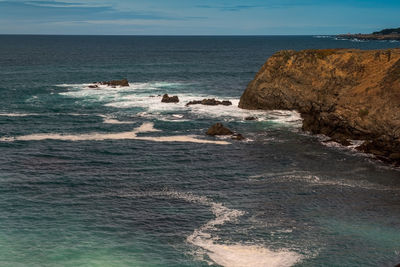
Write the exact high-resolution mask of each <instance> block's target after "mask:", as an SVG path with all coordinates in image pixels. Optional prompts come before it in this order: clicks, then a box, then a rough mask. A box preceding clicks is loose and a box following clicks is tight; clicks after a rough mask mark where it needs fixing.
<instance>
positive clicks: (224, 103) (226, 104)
mask: <svg viewBox="0 0 400 267" xmlns="http://www.w3.org/2000/svg"><path fill="white" fill-rule="evenodd" d="M221 105H224V106H232V102H231V101H228V100H224V101H222V102H221Z"/></svg>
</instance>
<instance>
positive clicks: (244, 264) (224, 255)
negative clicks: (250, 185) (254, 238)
mask: <svg viewBox="0 0 400 267" xmlns="http://www.w3.org/2000/svg"><path fill="white" fill-rule="evenodd" d="M119 196H120V195H119ZM120 197H167V198H175V199H182V200H185V201H187V202H191V203H196V204H200V205H203V206H207V207H209V208H210V210H211V212H212V213H213V214H214V216H215V218H214V219H212V220H210V221H208V222H207V223H206V224H204V225H202V226H201V227H200V228H198V229H196V230H194V232H193V233H192V234H191V235H190V236H188V237H187V239H186V240H187V242H188V243H190V244H192V245H194V246H196V247H198V248H199V249H200V251H199V252H198V253H199V254H198V255H199V256H200V257H202V258H201V259H202V260H204V261H208V260H207V258H206V257H205V256H207V257H208V258H209V259H211V260H212V261H213V262H214V263H216V264H218V265H221V266H225V267H248V266H252V267H264V266H271V267H275V266H276V267H285V266H292V265H294V264H296V263H297V262H299V261H300V260H301V259H302V258H303V257H302V256H301V255H300V254H298V253H296V252H292V251H289V250H286V249H281V250H279V251H274V250H271V249H269V248H266V247H263V246H261V245H248V244H241V243H228V242H226V243H223V242H222V241H221V240H220V238H219V237H218V236H217V235H215V234H214V232H215V231H216V230H218V228H217V227H218V226H221V225H223V224H225V223H227V222H234V221H235V220H237V219H238V218H239V217H240V216H242V215H243V214H244V212H243V211H240V210H236V209H230V208H227V207H225V206H224V205H223V204H221V203H217V202H214V201H212V200H211V199H209V198H207V197H204V196H196V195H193V194H190V193H183V192H177V191H160V192H143V193H134V194H129V195H124V196H120ZM213 234H214V235H213Z"/></svg>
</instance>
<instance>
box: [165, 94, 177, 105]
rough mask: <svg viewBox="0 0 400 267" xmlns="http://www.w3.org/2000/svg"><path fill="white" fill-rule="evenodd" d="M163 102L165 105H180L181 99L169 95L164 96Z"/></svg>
mask: <svg viewBox="0 0 400 267" xmlns="http://www.w3.org/2000/svg"><path fill="white" fill-rule="evenodd" d="M161 102H163V103H178V102H179V97H178V96H176V95H174V96H169V95H168V94H164V95H163V97H162V99H161Z"/></svg>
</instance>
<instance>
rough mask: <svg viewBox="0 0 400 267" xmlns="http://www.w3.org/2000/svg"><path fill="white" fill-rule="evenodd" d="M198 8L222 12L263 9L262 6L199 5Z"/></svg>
mask: <svg viewBox="0 0 400 267" xmlns="http://www.w3.org/2000/svg"><path fill="white" fill-rule="evenodd" d="M196 7H198V8H208V9H218V10H220V11H241V10H245V9H251V8H257V7H263V6H262V5H197V6H196Z"/></svg>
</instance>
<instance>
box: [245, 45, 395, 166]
mask: <svg viewBox="0 0 400 267" xmlns="http://www.w3.org/2000/svg"><path fill="white" fill-rule="evenodd" d="M239 107H241V108H245V109H266V110H270V109H289V110H298V111H299V112H300V113H301V115H302V117H303V129H304V130H306V131H311V132H312V133H315V134H317V133H322V134H325V135H327V136H330V137H332V138H334V139H336V140H339V141H341V142H343V143H344V142H346V139H361V140H366V142H365V143H364V145H362V146H361V147H360V148H359V149H360V150H362V151H365V152H369V153H372V154H375V155H376V156H377V157H379V158H380V159H382V160H387V161H391V162H395V163H397V164H399V163H400V49H390V50H369V51H363V50H354V49H325V50H304V51H299V52H296V51H281V52H278V53H276V54H275V55H273V56H272V57H271V58H269V59H268V61H267V62H266V63H265V64H264V66H263V67H262V68H261V70H260V71H259V72H258V73H257V75H256V77H255V79H254V80H253V81H252V82H250V84H249V85H248V87H247V89H246V91H245V92H244V93H243V95H242V97H241V99H240V103H239Z"/></svg>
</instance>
